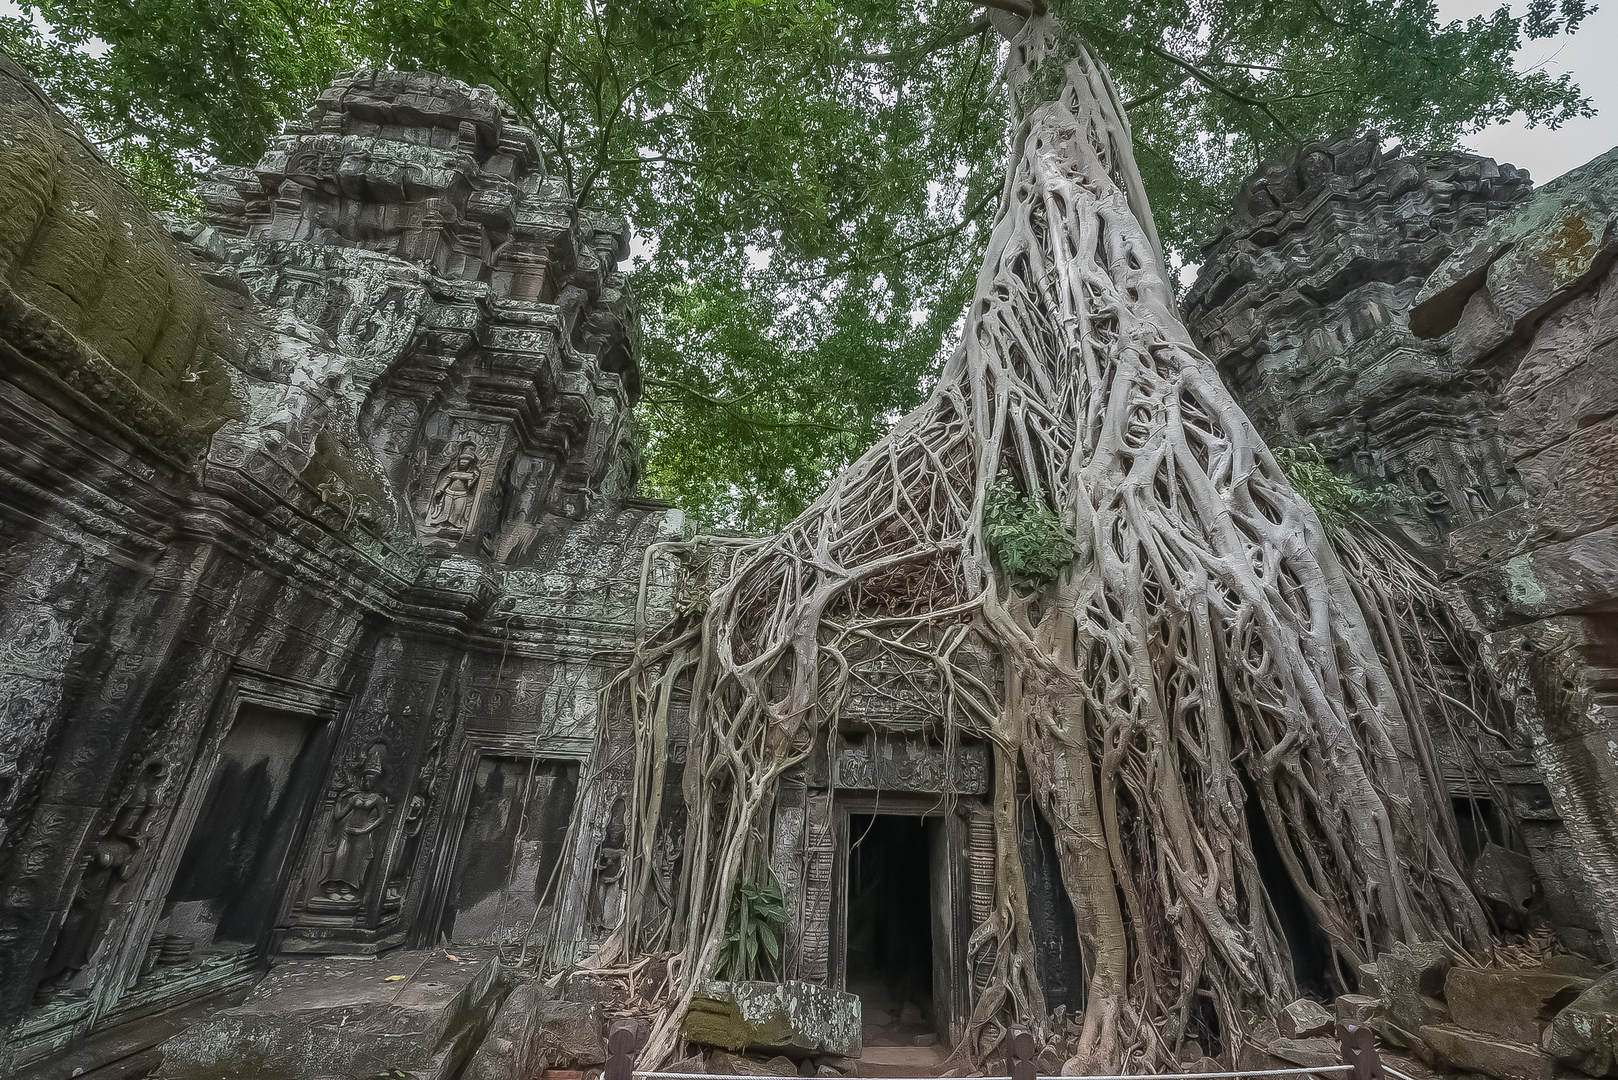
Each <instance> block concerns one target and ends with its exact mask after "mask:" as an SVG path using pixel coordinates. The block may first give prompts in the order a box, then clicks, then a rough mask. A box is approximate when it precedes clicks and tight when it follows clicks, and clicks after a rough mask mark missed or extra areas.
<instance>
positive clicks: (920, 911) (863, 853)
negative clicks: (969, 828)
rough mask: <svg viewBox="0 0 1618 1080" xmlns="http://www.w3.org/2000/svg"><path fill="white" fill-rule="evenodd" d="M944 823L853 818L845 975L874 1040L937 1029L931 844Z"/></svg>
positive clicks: (902, 1041)
mask: <svg viewBox="0 0 1618 1080" xmlns="http://www.w3.org/2000/svg"><path fill="white" fill-rule="evenodd" d="M939 825H940V822H939V821H937V820H934V819H927V818H921V817H908V816H900V815H896V814H851V815H850V816H849V819H848V845H849V846H848V921H847V931H846V933H847V937H846V939H845V940H846V956H847V961H846V966H845V968H844V979H845V983H846V985H847V988H848V990H849V991H850V992H851V993H854V994H858V995H859V997H860V1002H861V1004H862V1006H863V1008H864V1013H865V1042H866V1044H867V1045H869V1046H906V1045H910V1044H912V1043H913V1041H914V1040H915V1038H916V1037H917V1036H919V1035H924V1034H926V1033H927V1032H930V1031H933V1030H934V1021H935V1018H934V1012H933V922H934V920H933V914H932V912H933V906H934V905H933V903H932V896H931V892H932V873H931V863H932V860H931V858H930V848H931V843H930V841H931V840H932V837H930V836H929V833H931V832H936V831H937V830H938V827H939Z"/></svg>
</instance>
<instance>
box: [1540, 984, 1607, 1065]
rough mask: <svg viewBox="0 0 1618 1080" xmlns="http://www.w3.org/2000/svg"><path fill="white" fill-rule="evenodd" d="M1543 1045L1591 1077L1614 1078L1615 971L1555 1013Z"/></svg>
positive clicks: (1548, 1050)
mask: <svg viewBox="0 0 1618 1080" xmlns="http://www.w3.org/2000/svg"><path fill="white" fill-rule="evenodd" d="M1543 1045H1544V1047H1545V1050H1546V1051H1547V1052H1548V1053H1550V1054H1551V1055H1552V1056H1554V1057H1555V1058H1557V1059H1558V1060H1559V1061H1564V1062H1566V1063H1567V1064H1569V1065H1572V1066H1573V1067H1574V1068H1577V1069H1579V1070H1581V1071H1583V1072H1586V1073H1589V1074H1590V1075H1591V1076H1618V971H1613V972H1609V973H1607V974H1606V975H1603V976H1602V977H1601V978H1600V979H1599V980H1598V981H1596V982H1595V983H1594V984H1593V985H1591V986H1590V987H1589V988H1588V989H1586V990H1585V991H1584V993H1582V994H1580V995H1579V996H1578V997H1577V998H1576V999H1574V1001H1573V1003H1572V1004H1570V1005H1568V1006H1567V1007H1566V1008H1564V1009H1563V1010H1562V1011H1561V1012H1559V1013H1557V1015H1556V1019H1555V1020H1554V1021H1552V1022H1551V1026H1550V1027H1549V1028H1548V1029H1547V1030H1546V1032H1545V1037H1544V1041H1543Z"/></svg>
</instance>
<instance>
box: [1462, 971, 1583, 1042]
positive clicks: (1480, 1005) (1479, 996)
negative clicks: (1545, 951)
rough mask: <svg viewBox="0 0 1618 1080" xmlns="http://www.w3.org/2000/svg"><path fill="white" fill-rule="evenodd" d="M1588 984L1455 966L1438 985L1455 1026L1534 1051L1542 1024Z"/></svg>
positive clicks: (1557, 977)
mask: <svg viewBox="0 0 1618 1080" xmlns="http://www.w3.org/2000/svg"><path fill="white" fill-rule="evenodd" d="M1589 985H1590V981H1589V980H1588V979H1581V978H1578V977H1577V976H1574V975H1563V974H1558V973H1556V972H1550V971H1544V970H1541V969H1535V968H1529V969H1526V970H1522V971H1483V970H1480V969H1478V968H1465V967H1458V968H1452V969H1450V973H1449V975H1448V977H1447V978H1446V979H1445V980H1444V1000H1445V1001H1446V1002H1447V1003H1448V1004H1449V1011H1450V1015H1451V1016H1453V1017H1454V1018H1455V1022H1456V1023H1457V1024H1459V1025H1460V1026H1461V1027H1465V1028H1471V1029H1472V1030H1474V1031H1481V1032H1483V1033H1485V1034H1487V1035H1498V1036H1500V1037H1502V1038H1505V1039H1511V1040H1513V1041H1515V1042H1522V1043H1530V1044H1533V1045H1535V1046H1537V1045H1539V1039H1540V1036H1541V1035H1542V1034H1543V1033H1544V1031H1545V1025H1546V1024H1548V1023H1550V1022H1551V1020H1552V1019H1554V1018H1555V1016H1556V1014H1557V1013H1558V1012H1560V1011H1561V1010H1562V1009H1563V1008H1565V1007H1566V1006H1568V1005H1569V1004H1571V1003H1572V1002H1573V999H1574V998H1576V997H1578V996H1579V994H1580V993H1582V992H1583V991H1584V990H1585V989H1586V988H1588V987H1589Z"/></svg>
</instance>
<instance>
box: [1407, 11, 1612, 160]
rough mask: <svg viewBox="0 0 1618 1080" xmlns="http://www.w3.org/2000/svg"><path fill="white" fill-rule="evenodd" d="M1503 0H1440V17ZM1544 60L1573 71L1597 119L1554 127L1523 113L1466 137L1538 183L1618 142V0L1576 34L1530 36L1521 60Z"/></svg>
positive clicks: (1524, 63)
mask: <svg viewBox="0 0 1618 1080" xmlns="http://www.w3.org/2000/svg"><path fill="white" fill-rule="evenodd" d="M1498 6H1499V0H1438V17H1439V19H1440V21H1445V22H1447V21H1448V20H1450V19H1467V18H1471V17H1472V16H1473V15H1481V14H1484V13H1486V12H1489V11H1493V10H1494V9H1495V8H1496V7H1498ZM1523 7H1524V4H1523V3H1522V2H1521V0H1515V2H1514V3H1513V4H1512V8H1513V9H1514V10H1516V11H1517V12H1519V13H1520V12H1521V11H1522V9H1523ZM1541 64H1542V65H1544V67H1545V69H1546V70H1547V71H1549V72H1550V73H1551V75H1552V76H1557V75H1560V74H1562V73H1563V72H1564V71H1570V72H1572V73H1573V80H1574V81H1575V82H1577V83H1578V84H1579V86H1580V88H1581V89H1582V90H1583V91H1584V93H1585V94H1587V95H1588V96H1589V97H1590V98H1591V100H1592V102H1593V104H1594V105H1595V107H1596V116H1595V118H1594V119H1591V120H1574V121H1571V122H1570V123H1567V124H1564V125H1563V126H1562V127H1561V128H1558V129H1557V130H1555V131H1552V130H1551V129H1549V128H1546V127H1538V128H1534V129H1533V130H1529V129H1528V128H1526V127H1524V126H1523V124H1522V122H1521V119H1520V118H1519V119H1518V120H1517V121H1516V122H1514V123H1510V124H1501V125H1497V126H1495V127H1491V128H1488V129H1486V130H1484V131H1481V132H1479V133H1478V134H1476V135H1473V136H1471V137H1470V138H1468V139H1465V140H1463V141H1464V142H1465V143H1467V145H1468V146H1469V148H1470V149H1472V150H1474V151H1476V152H1477V153H1479V154H1484V155H1487V156H1488V157H1492V158H1494V159H1496V160H1497V161H1504V162H1510V163H1511V164H1513V165H1517V166H1520V167H1522V168H1524V169H1527V170H1528V172H1529V175H1530V176H1532V177H1533V180H1534V183H1535V184H1543V183H1544V182H1545V181H1547V180H1551V179H1554V178H1555V177H1557V176H1560V175H1561V174H1562V173H1565V172H1567V170H1569V169H1571V168H1574V167H1575V166H1578V165H1583V164H1584V163H1585V162H1586V161H1589V160H1590V159H1591V158H1593V157H1596V156H1598V155H1600V154H1604V153H1606V152H1607V151H1608V150H1611V149H1612V148H1613V147H1614V146H1618V0H1607V2H1605V3H1602V4H1601V6H1600V8H1599V9H1598V10H1597V11H1596V13H1595V14H1594V15H1592V16H1590V17H1589V18H1588V19H1586V20H1584V24H1583V25H1582V26H1581V27H1580V28H1579V32H1578V33H1576V34H1574V35H1573V36H1572V37H1568V36H1566V35H1559V36H1557V37H1554V38H1551V39H1550V40H1549V41H1529V42H1525V43H1524V45H1523V49H1522V51H1521V52H1519V53H1518V54H1517V66H1518V67H1519V68H1523V69H1528V68H1532V67H1534V66H1536V65H1541Z"/></svg>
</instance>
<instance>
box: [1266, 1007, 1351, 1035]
mask: <svg viewBox="0 0 1618 1080" xmlns="http://www.w3.org/2000/svg"><path fill="white" fill-rule="evenodd" d="M1276 1026H1277V1027H1278V1028H1280V1030H1281V1034H1282V1036H1284V1037H1285V1038H1288V1039H1307V1038H1310V1037H1311V1036H1314V1035H1329V1034H1331V1032H1333V1031H1335V1030H1336V1028H1337V1018H1336V1017H1334V1016H1332V1014H1331V1013H1329V1012H1327V1011H1326V1007H1325V1006H1324V1005H1322V1004H1321V1003H1320V1002H1318V1001H1310V1000H1309V999H1308V998H1299V999H1298V1000H1297V1001H1294V1002H1293V1003H1292V1004H1290V1005H1288V1006H1287V1007H1286V1008H1284V1009H1282V1010H1281V1015H1280V1016H1279V1017H1277V1018H1276Z"/></svg>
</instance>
